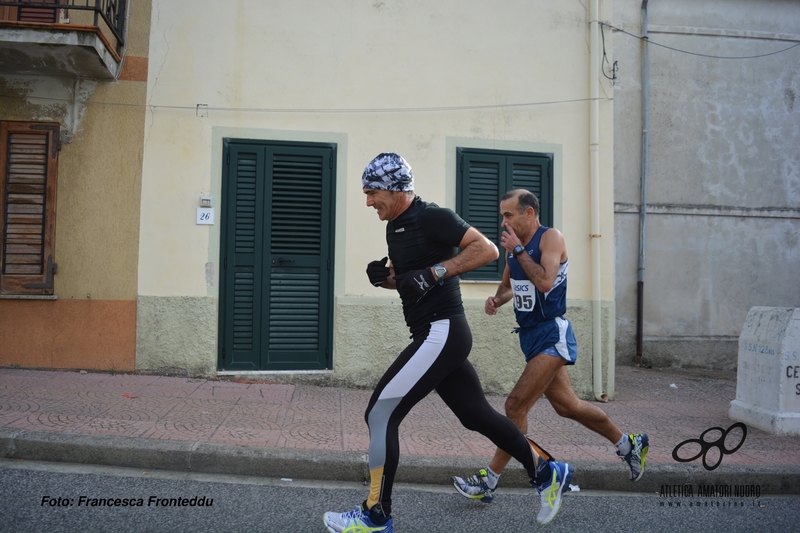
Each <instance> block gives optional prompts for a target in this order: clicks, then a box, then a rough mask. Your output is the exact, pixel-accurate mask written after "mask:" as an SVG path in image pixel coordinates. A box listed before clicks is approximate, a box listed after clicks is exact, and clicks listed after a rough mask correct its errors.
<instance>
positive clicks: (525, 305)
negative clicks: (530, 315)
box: [511, 279, 536, 312]
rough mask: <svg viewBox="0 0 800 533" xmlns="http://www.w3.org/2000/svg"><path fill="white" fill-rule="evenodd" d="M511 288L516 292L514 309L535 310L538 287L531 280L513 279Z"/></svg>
mask: <svg viewBox="0 0 800 533" xmlns="http://www.w3.org/2000/svg"><path fill="white" fill-rule="evenodd" d="M511 290H512V292H513V293H514V309H516V310H517V311H523V312H528V311H533V306H534V304H535V303H536V287H535V286H534V284H533V283H532V282H531V281H529V280H524V281H517V280H514V279H512V280H511Z"/></svg>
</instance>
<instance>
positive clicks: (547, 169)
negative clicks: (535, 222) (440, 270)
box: [456, 148, 553, 281]
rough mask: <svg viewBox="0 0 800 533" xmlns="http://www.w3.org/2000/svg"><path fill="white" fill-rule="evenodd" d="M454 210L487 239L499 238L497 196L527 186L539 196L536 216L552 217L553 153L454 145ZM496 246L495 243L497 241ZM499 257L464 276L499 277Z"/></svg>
mask: <svg viewBox="0 0 800 533" xmlns="http://www.w3.org/2000/svg"><path fill="white" fill-rule="evenodd" d="M456 155H457V165H458V168H457V171H456V187H457V194H456V198H457V200H456V212H457V213H458V214H459V215H461V217H462V218H463V219H464V220H465V221H467V223H469V224H470V225H471V226H473V227H475V228H476V229H478V230H479V231H480V232H481V233H483V234H484V235H485V236H486V237H487V238H488V239H489V240H491V241H492V242H494V243H495V244H498V243H499V242H500V233H501V231H502V228H501V227H500V223H501V221H502V220H501V217H500V198H502V197H503V195H504V194H505V193H506V192H507V191H509V190H512V189H527V190H529V191H531V192H532V193H534V194H535V195H536V196H537V197H538V198H539V203H540V207H541V212H540V214H539V218H540V220H541V222H542V224H544V225H551V224H552V220H553V209H552V206H553V197H552V190H553V156H552V155H551V154H535V153H526V152H510V151H501V150H478V149H472V148H458V149H457V154H456ZM498 247H499V244H498ZM500 252H501V254H500V255H501V257H500V259H498V260H497V261H492V262H491V263H489V264H488V265H484V266H482V267H481V268H478V269H476V270H473V271H472V272H468V273H466V274H463V275H462V276H461V277H462V278H463V279H466V280H487V281H499V280H500V279H501V278H502V275H503V269H504V268H505V259H504V256H503V250H502V249H501V250H500Z"/></svg>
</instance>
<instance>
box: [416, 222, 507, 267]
mask: <svg viewBox="0 0 800 533" xmlns="http://www.w3.org/2000/svg"><path fill="white" fill-rule="evenodd" d="M458 246H459V248H461V251H460V252H459V253H458V254H457V255H456V256H455V257H453V258H451V259H448V260H447V261H443V262H442V263H441V265H442V266H443V267H445V268H446V269H447V275H446V276H445V277H446V278H452V277H453V276H458V275H459V274H463V273H464V272H469V271H470V270H475V269H476V268H479V267H482V266H483V265H485V264H487V263H491V262H492V261H494V260H495V259H497V258H498V257H499V254H498V252H497V246H495V245H494V243H493V242H492V241H490V240H489V239H487V238H486V237H484V235H483V233H481V232H480V231H478V230H477V229H475V228H469V229H468V230H467V232H466V233H465V234H464V237H462V238H461V243H460V244H459V245H458ZM432 268H433V267H431V269H432Z"/></svg>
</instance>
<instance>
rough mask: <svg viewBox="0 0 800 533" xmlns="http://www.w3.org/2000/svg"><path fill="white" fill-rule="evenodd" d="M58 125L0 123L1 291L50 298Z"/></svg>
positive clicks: (52, 267) (53, 265)
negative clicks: (0, 170)
mask: <svg viewBox="0 0 800 533" xmlns="http://www.w3.org/2000/svg"><path fill="white" fill-rule="evenodd" d="M58 139H59V125H58V124H53V123H36V122H2V123H0V169H2V175H0V231H1V232H2V235H0V237H1V238H2V241H1V242H0V293H2V294H53V274H54V273H55V262H54V254H55V218H56V178H57V176H58Z"/></svg>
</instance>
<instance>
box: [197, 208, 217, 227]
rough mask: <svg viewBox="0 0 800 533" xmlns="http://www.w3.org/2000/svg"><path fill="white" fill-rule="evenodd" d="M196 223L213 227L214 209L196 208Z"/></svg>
mask: <svg viewBox="0 0 800 533" xmlns="http://www.w3.org/2000/svg"><path fill="white" fill-rule="evenodd" d="M197 223H198V224H206V225H212V226H213V225H214V208H213V207H198V208H197Z"/></svg>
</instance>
